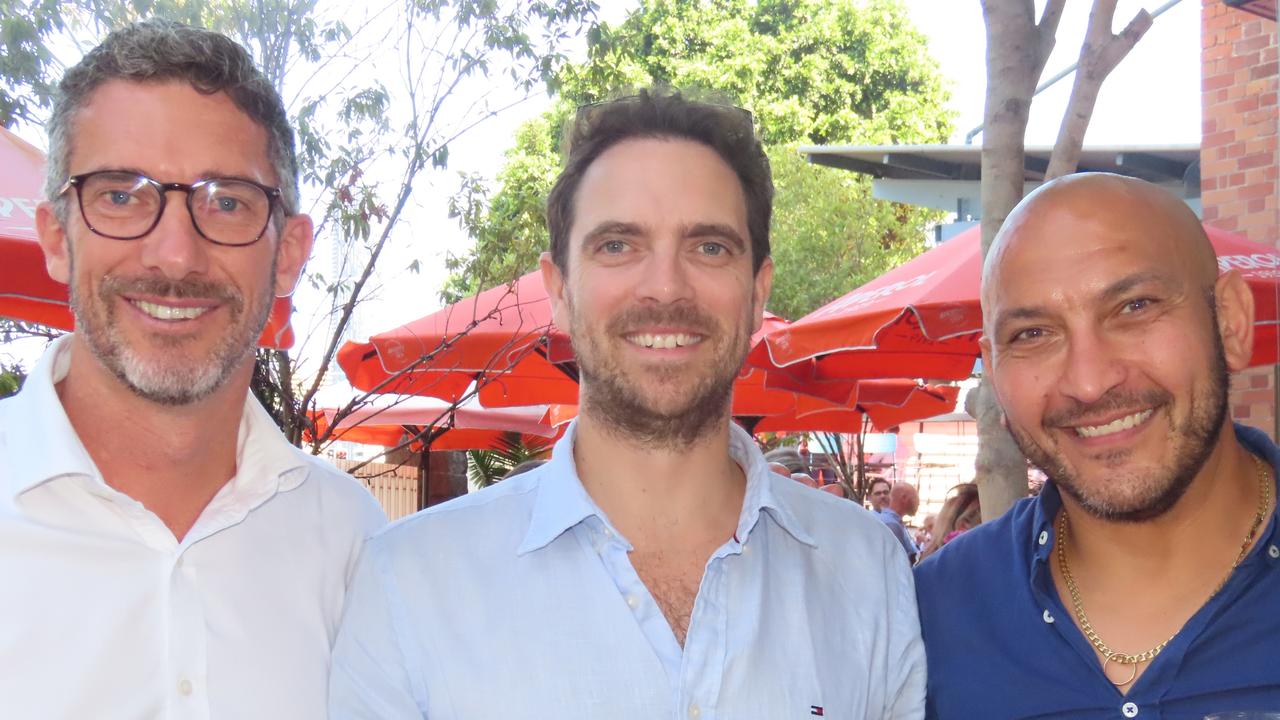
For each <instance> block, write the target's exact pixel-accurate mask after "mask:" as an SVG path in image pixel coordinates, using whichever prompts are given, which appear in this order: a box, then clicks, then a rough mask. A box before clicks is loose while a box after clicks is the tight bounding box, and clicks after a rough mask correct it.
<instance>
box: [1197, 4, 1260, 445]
mask: <svg viewBox="0 0 1280 720" xmlns="http://www.w3.org/2000/svg"><path fill="white" fill-rule="evenodd" d="M1201 2H1202V5H1201V43H1200V47H1201V51H1200V60H1201V86H1200V87H1201V107H1202V115H1201V119H1202V122H1203V129H1202V130H1203V139H1202V141H1201V146H1200V189H1201V203H1202V205H1203V208H1204V221H1205V222H1206V223H1207V224H1209V225H1213V226H1215V227H1219V228H1222V229H1224V230H1233V231H1235V232H1239V233H1242V234H1244V235H1246V236H1247V237H1249V238H1250V239H1251V240H1256V241H1258V242H1261V243H1266V244H1268V245H1280V192H1278V190H1280V177H1278V176H1277V173H1278V172H1280V152H1278V151H1277V146H1276V141H1277V129H1278V127H1280V105H1278V104H1277V101H1276V94H1277V87H1278V85H1280V83H1278V82H1277V79H1278V77H1280V73H1278V72H1277V67H1278V63H1280V56H1278V55H1277V44H1276V23H1275V22H1273V21H1270V20H1265V19H1263V18H1260V17H1258V16H1256V15H1251V14H1249V13H1246V12H1244V11H1242V10H1233V9H1231V8H1229V7H1227V6H1226V5H1224V4H1223V3H1222V1H1221V0H1201ZM1275 383H1276V370H1275V368H1257V369H1254V370H1250V371H1248V372H1245V373H1241V374H1239V375H1238V376H1236V377H1235V378H1233V379H1232V383H1231V412H1232V415H1233V416H1234V417H1235V418H1236V419H1237V420H1239V421H1241V422H1244V423H1247V424H1249V425H1253V426H1254V427H1258V428H1261V429H1262V430H1265V431H1266V432H1268V433H1271V434H1272V436H1273V437H1274V436H1275V435H1276V402H1275V400H1276V391H1275Z"/></svg>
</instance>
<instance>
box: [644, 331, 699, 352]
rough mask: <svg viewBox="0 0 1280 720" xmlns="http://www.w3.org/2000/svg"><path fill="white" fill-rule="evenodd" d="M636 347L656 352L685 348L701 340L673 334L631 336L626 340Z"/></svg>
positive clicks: (692, 336)
mask: <svg viewBox="0 0 1280 720" xmlns="http://www.w3.org/2000/svg"><path fill="white" fill-rule="evenodd" d="M627 339H628V340H629V341H631V342H632V343H635V344H636V345H641V346H643V347H647V348H654V349H657V350H670V349H672V348H678V347H685V346H688V345H693V344H695V343H698V342H701V338H699V337H697V336H696V335H686V334H684V333H675V334H668V335H651V334H647V333H646V334H641V335H631V336H629V337H628V338H627Z"/></svg>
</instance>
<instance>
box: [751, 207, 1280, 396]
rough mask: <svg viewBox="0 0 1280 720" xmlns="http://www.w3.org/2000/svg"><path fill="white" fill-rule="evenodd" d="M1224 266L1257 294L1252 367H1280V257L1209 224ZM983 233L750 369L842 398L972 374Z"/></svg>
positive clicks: (859, 297) (767, 346)
mask: <svg viewBox="0 0 1280 720" xmlns="http://www.w3.org/2000/svg"><path fill="white" fill-rule="evenodd" d="M1205 230H1206V232H1207V233H1208V235H1209V240H1210V241H1211V242H1212V243H1213V246H1214V249H1215V251H1216V252H1217V253H1218V263H1219V266H1220V268H1221V269H1223V270H1225V269H1229V268H1234V269H1237V270H1239V271H1240V272H1241V274H1242V275H1244V278H1245V280H1246V281H1247V282H1248V283H1249V287H1250V288H1251V289H1252V290H1253V294H1254V299H1255V301H1256V304H1257V320H1256V326H1255V334H1256V336H1257V341H1256V343H1255V346H1254V355H1253V358H1252V361H1251V364H1252V365H1268V364H1272V363H1275V362H1276V360H1277V333H1276V324H1277V315H1276V310H1277V305H1278V303H1277V297H1278V296H1280V282H1278V281H1280V272H1278V269H1280V254H1278V253H1277V251H1276V249H1275V248H1272V247H1269V246H1266V245H1262V244H1259V243H1255V242H1252V241H1250V240H1248V239H1247V238H1244V237H1242V236H1240V235H1236V234H1234V233H1229V232H1226V231H1223V230H1218V229H1216V228H1212V227H1206V228H1205ZM980 243H981V230H980V228H978V227H973V228H970V229H969V230H966V231H965V232H963V233H961V234H959V235H957V236H956V237H954V238H952V239H951V240H948V241H947V242H945V243H942V244H941V245H939V246H937V247H935V248H933V249H932V250H929V251H928V252H925V253H922V254H921V255H919V256H918V257H916V258H915V259H913V260H911V261H909V262H907V263H904V264H902V265H900V266H898V267H897V268H895V269H893V270H891V271H889V272H887V273H885V274H884V275H881V276H880V277H878V278H876V279H875V280H872V281H871V282H869V283H867V284H866V285H863V286H862V287H860V288H858V289H857V290H854V291H853V292H850V293H849V294H847V295H844V296H843V297H840V298H837V299H836V300H834V301H832V302H831V303H828V304H827V305H825V306H823V307H821V308H819V309H817V310H815V311H813V312H812V313H810V314H809V315H806V316H805V317H803V318H800V319H799V320H796V321H795V322H793V323H791V324H790V325H788V326H786V327H784V328H781V329H779V330H778V331H776V332H774V333H771V334H769V335H768V336H767V337H765V338H764V340H763V342H761V343H760V344H759V345H757V346H756V347H755V348H754V349H753V351H752V353H751V355H750V356H749V358H748V362H749V363H751V364H753V365H755V366H757V367H762V368H765V369H767V370H768V371H769V374H770V377H769V380H768V384H769V385H771V386H773V387H779V388H787V389H800V388H803V389H804V391H805V392H808V393H812V394H817V395H820V396H822V397H825V398H828V399H832V400H836V401H840V400H841V399H842V398H844V397H847V391H848V381H849V380H851V379H861V378H889V377H899V378H900V377H913V378H935V379H947V380H958V379H962V378H965V377H968V376H969V374H970V372H971V371H972V368H973V363H974V360H975V359H976V358H977V356H978V353H979V349H978V338H979V337H980V336H981V334H982V309H981V307H980V305H979V284H980V278H981V274H982V257H981V256H982V252H981V244H980Z"/></svg>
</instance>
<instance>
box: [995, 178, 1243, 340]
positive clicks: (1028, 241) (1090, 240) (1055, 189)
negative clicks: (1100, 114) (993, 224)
mask: <svg viewBox="0 0 1280 720" xmlns="http://www.w3.org/2000/svg"><path fill="white" fill-rule="evenodd" d="M1107 240H1115V241H1119V242H1122V243H1131V244H1136V243H1141V244H1144V245H1147V246H1150V248H1151V249H1152V250H1153V251H1154V252H1156V253H1158V254H1159V255H1161V256H1162V257H1163V258H1164V262H1162V265H1163V266H1164V267H1163V270H1164V271H1165V272H1166V273H1169V274H1172V275H1179V276H1181V278H1182V279H1183V280H1185V281H1186V282H1188V283H1190V284H1193V285H1196V286H1199V287H1202V288H1204V289H1206V290H1207V289H1209V288H1212V286H1213V283H1214V280H1215V278H1216V277H1217V275H1218V264H1217V259H1216V256H1215V255H1214V252H1213V246H1212V245H1211V244H1210V243H1209V238H1208V237H1207V236H1206V235H1205V232H1204V228H1203V227H1202V226H1201V225H1200V221H1199V219H1197V218H1196V216H1195V213H1194V212H1192V211H1191V208H1189V207H1187V204H1186V203H1184V202H1182V201H1181V200H1179V199H1178V198H1177V197H1175V196H1174V195H1172V194H1171V193H1169V192H1168V191H1166V190H1164V189H1163V188H1160V187H1158V186H1156V185H1153V184H1151V183H1149V182H1146V181H1143V180H1138V179H1135V178H1130V177H1125V176H1123V175H1112V174H1109V173H1079V174H1076V175H1068V176H1066V177H1062V178H1058V179H1057V180H1053V181H1051V182H1048V183H1045V184H1044V185H1042V186H1040V187H1039V188H1037V189H1036V190H1035V191H1034V192H1032V193H1031V194H1029V195H1027V196H1026V197H1025V198H1023V200H1022V202H1020V203H1018V206H1017V207H1015V208H1014V209H1013V212H1011V213H1009V217H1008V218H1007V219H1006V220H1005V222H1004V225H1002V226H1001V228H1000V232H999V233H998V234H997V235H996V238H995V241H994V242H993V243H992V245H991V250H990V252H988V253H987V257H986V261H985V262H984V264H983V267H982V307H983V320H984V327H985V329H986V331H987V333H988V334H991V332H992V321H993V320H994V318H993V317H991V314H990V312H989V310H990V309H993V308H994V307H995V306H996V305H997V303H996V299H997V296H998V294H999V293H1000V291H1001V288H1002V285H1003V280H1004V279H1005V278H1006V277H1007V276H1008V275H1009V273H1011V272H1015V273H1021V272H1023V271H1024V269H1025V267H1026V265H1028V264H1035V263H1036V262H1044V261H1045V260H1046V259H1047V258H1049V257H1051V255H1052V254H1053V253H1061V252H1068V253H1070V252H1097V251H1098V250H1099V249H1100V248H1099V245H1100V244H1101V243H1103V242H1105V241H1107ZM1047 251H1052V253H1051V252H1047Z"/></svg>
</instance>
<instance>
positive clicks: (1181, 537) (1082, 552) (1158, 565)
mask: <svg viewBox="0 0 1280 720" xmlns="http://www.w3.org/2000/svg"><path fill="white" fill-rule="evenodd" d="M1267 482H1271V483H1272V487H1273V488H1274V481H1273V480H1271V479H1270V477H1268V480H1267ZM1273 495H1274V490H1273ZM1259 496H1260V488H1259V471H1258V466H1257V464H1255V462H1254V460H1253V458H1252V457H1251V455H1250V453H1249V452H1248V451H1247V450H1245V449H1244V447H1243V446H1241V445H1240V444H1239V442H1238V441H1237V440H1236V437H1235V432H1234V430H1233V429H1232V428H1231V426H1230V424H1229V423H1228V424H1227V426H1226V427H1225V428H1224V429H1223V431H1222V433H1221V434H1220V437H1219V441H1218V443H1217V445H1216V446H1215V448H1214V450H1213V451H1212V452H1211V453H1210V455H1209V458H1208V459H1207V460H1206V461H1205V463H1204V465H1203V467H1201V468H1200V471H1199V472H1198V473H1197V474H1196V476H1195V478H1194V479H1193V480H1192V481H1191V485H1190V486H1189V487H1188V488H1187V491H1186V493H1185V494H1184V495H1183V496H1182V498H1180V499H1179V500H1178V502H1177V503H1176V504H1175V505H1174V506H1173V507H1172V508H1170V509H1169V511H1168V512H1166V513H1164V514H1163V515H1161V516H1160V517H1158V518H1154V519H1152V520H1149V521H1146V522H1136V523H1121V522H1113V521H1107V520H1102V519H1099V518H1097V517H1094V516H1092V515H1090V514H1089V513H1087V512H1085V511H1084V510H1083V509H1082V508H1081V507H1080V506H1079V505H1078V504H1077V503H1076V502H1075V501H1073V500H1072V499H1071V498H1069V497H1067V496H1066V495H1065V494H1064V495H1063V498H1062V505H1063V512H1065V513H1066V514H1067V519H1068V521H1069V522H1070V525H1071V529H1070V532H1069V543H1070V547H1069V550H1070V556H1071V559H1072V562H1073V564H1079V565H1080V566H1081V567H1088V568H1090V569H1091V571H1094V572H1098V573H1102V574H1115V575H1119V576H1126V575H1127V576H1128V577H1130V578H1133V579H1134V580H1140V579H1144V578H1145V579H1146V580H1149V581H1152V582H1156V581H1160V582H1165V581H1176V580H1177V579H1178V578H1191V577H1199V576H1200V575H1204V576H1206V577H1208V576H1220V575H1222V574H1223V573H1225V572H1226V570H1227V568H1228V567H1229V563H1230V562H1231V561H1233V560H1234V559H1235V557H1236V555H1237V554H1238V552H1239V549H1240V545H1241V542H1242V541H1243V540H1244V538H1245V535H1246V533H1247V531H1248V529H1249V527H1250V525H1251V524H1252V522H1253V519H1254V517H1255V516H1256V515H1257V511H1258V503H1259ZM1271 507H1274V498H1273V503H1272V505H1271ZM1271 507H1268V508H1267V511H1268V512H1270V510H1271ZM1264 522H1265V520H1264ZM1256 536H1261V529H1259V531H1258V532H1257V533H1256ZM1256 536H1255V538H1254V540H1255V541H1256V539H1257V537H1256Z"/></svg>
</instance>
